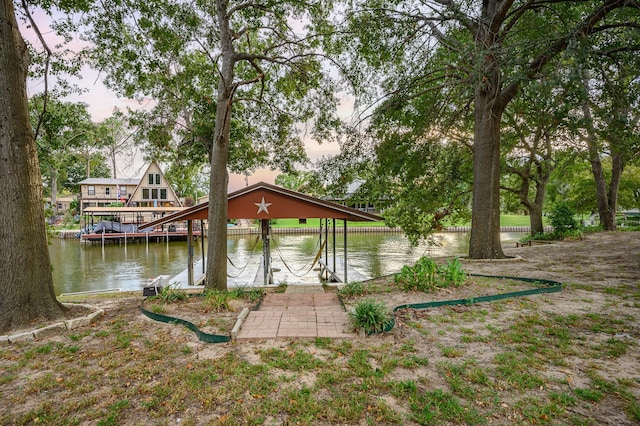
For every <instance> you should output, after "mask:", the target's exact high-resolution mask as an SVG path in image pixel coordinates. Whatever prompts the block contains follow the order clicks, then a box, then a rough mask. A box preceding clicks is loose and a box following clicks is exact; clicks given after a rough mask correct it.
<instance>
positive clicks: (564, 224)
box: [549, 202, 578, 234]
mask: <svg viewBox="0 0 640 426" xmlns="http://www.w3.org/2000/svg"><path fill="white" fill-rule="evenodd" d="M575 216H576V214H575V212H574V211H573V210H571V208H570V207H569V206H568V205H567V203H564V202H560V203H558V204H556V205H555V206H553V210H551V213H550V214H549V220H550V221H551V226H553V231H554V232H555V233H558V234H564V233H565V232H568V231H572V230H574V229H577V228H578V221H577V220H576V217H575Z"/></svg>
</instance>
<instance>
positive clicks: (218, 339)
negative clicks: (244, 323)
mask: <svg viewBox="0 0 640 426" xmlns="http://www.w3.org/2000/svg"><path fill="white" fill-rule="evenodd" d="M139 309H140V312H142V313H143V314H144V315H146V316H147V317H149V318H151V319H152V320H154V321H159V322H164V323H167V324H180V325H184V326H185V327H187V328H188V329H189V330H191V331H193V332H194V333H195V334H196V336H197V337H198V339H199V340H201V341H203V342H206V343H224V342H228V341H230V340H231V336H223V335H219V334H209V333H205V332H204V331H202V330H200V329H199V328H198V327H197V326H196V325H195V324H194V323H192V322H189V321H187V320H184V319H182V318H176V317H172V316H169V315H162V314H156V313H155V312H151V311H147V310H146V309H145V308H143V307H142V306H139Z"/></svg>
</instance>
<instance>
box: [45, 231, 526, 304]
mask: <svg viewBox="0 0 640 426" xmlns="http://www.w3.org/2000/svg"><path fill="white" fill-rule="evenodd" d="M522 235H523V234H522V233H515V232H514V233H503V234H501V238H502V241H503V243H507V242H515V241H517V240H518V239H519V238H521V237H522ZM433 239H434V241H435V242H436V243H437V244H435V245H430V244H426V243H422V244H420V245H419V246H417V247H411V245H410V244H409V242H408V240H407V239H406V238H405V237H404V236H402V235H400V234H377V233H376V234H369V233H366V234H365V233H354V234H349V236H348V242H347V244H348V251H349V252H348V257H349V265H350V266H351V267H353V268H355V269H356V270H357V271H358V272H360V273H361V274H363V275H365V276H369V277H377V276H382V275H388V274H392V273H394V272H397V271H398V270H400V268H402V266H403V265H405V264H412V263H413V262H415V261H416V260H417V259H419V258H420V257H421V256H433V257H435V256H443V255H456V254H466V253H467V251H468V240H469V234H464V233H443V234H435V235H434V236H433ZM336 240H337V241H336V251H337V255H338V257H341V256H342V253H343V249H342V235H341V234H338V235H337V237H336ZM271 244H272V249H271V255H272V259H273V267H274V268H275V269H276V270H277V271H276V272H275V274H274V279H275V280H276V282H287V283H289V284H294V283H317V282H318V272H317V270H313V269H312V268H311V266H312V265H311V262H312V261H313V259H314V258H315V256H316V254H317V253H318V250H319V241H318V236H317V235H278V234H275V235H272V243H271ZM329 245H330V249H329V261H330V263H331V261H332V260H331V259H332V248H333V245H332V243H331V237H330V238H329ZM227 248H228V253H229V258H230V259H231V262H233V264H231V263H228V274H229V275H230V276H231V277H230V278H229V286H246V285H252V283H253V282H254V279H255V275H256V271H257V268H258V264H259V262H260V255H261V254H262V241H261V240H260V239H259V237H258V236H257V235H242V236H230V237H229V239H228V240H227ZM205 249H206V243H205ZM49 252H50V255H51V264H52V265H53V282H54V287H55V292H56V294H61V293H71V292H77V291H89V290H105V289H112V288H120V289H122V290H140V289H141V286H142V284H143V283H145V282H147V280H148V279H149V278H152V277H156V276H158V275H170V276H172V277H173V276H175V275H177V274H178V273H180V272H181V271H183V270H184V269H185V268H186V267H187V244H186V242H170V243H162V242H161V243H149V244H145V243H141V244H132V243H128V244H126V246H125V245H124V244H122V245H118V244H106V245H105V246H104V247H102V246H101V245H99V244H93V245H92V244H89V243H80V241H79V240H77V239H58V238H53V239H52V242H51V245H50V246H49ZM323 253H324V251H323ZM323 256H324V254H323ZM195 258H196V259H200V258H202V250H201V246H200V241H197V242H196V244H195ZM315 266H316V267H317V265H315Z"/></svg>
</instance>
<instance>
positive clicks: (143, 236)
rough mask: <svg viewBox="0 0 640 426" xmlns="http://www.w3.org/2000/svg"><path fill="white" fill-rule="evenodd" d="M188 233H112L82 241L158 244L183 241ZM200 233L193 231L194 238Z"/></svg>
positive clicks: (89, 235) (82, 236)
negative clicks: (157, 242)
mask: <svg viewBox="0 0 640 426" xmlns="http://www.w3.org/2000/svg"><path fill="white" fill-rule="evenodd" d="M187 234H188V233H187V231H186V230H185V231H173V232H169V231H164V232H122V233H121V232H111V233H107V232H105V233H101V234H81V235H80V241H84V242H87V241H90V242H101V243H104V242H110V243H114V242H116V243H123V242H125V243H126V242H127V241H131V242H142V241H146V242H156V241H171V240H182V239H186V238H187ZM200 234H201V232H200V231H193V236H194V237H199V236H200Z"/></svg>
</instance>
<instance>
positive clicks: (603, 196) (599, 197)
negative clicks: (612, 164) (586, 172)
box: [582, 79, 616, 231]
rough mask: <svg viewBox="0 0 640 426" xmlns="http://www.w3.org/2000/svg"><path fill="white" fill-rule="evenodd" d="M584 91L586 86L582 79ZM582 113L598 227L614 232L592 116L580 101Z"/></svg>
mask: <svg viewBox="0 0 640 426" xmlns="http://www.w3.org/2000/svg"><path fill="white" fill-rule="evenodd" d="M583 85H584V87H585V90H586V89H588V85H587V83H586V82H585V80H584V79H583ZM582 113H583V114H584V118H585V121H586V125H585V131H586V138H585V141H586V143H587V149H588V151H589V161H590V162H591V172H592V173H593V179H594V181H595V184H596V202H597V205H598V216H599V217H600V225H601V226H602V229H604V230H605V231H615V229H616V212H615V210H614V211H611V206H610V205H609V191H607V179H606V178H605V176H604V171H603V169H602V161H601V160H600V152H599V147H598V141H597V136H596V131H595V128H594V127H593V116H592V115H591V107H590V106H589V100H588V99H586V98H585V99H584V100H583V101H582Z"/></svg>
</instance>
